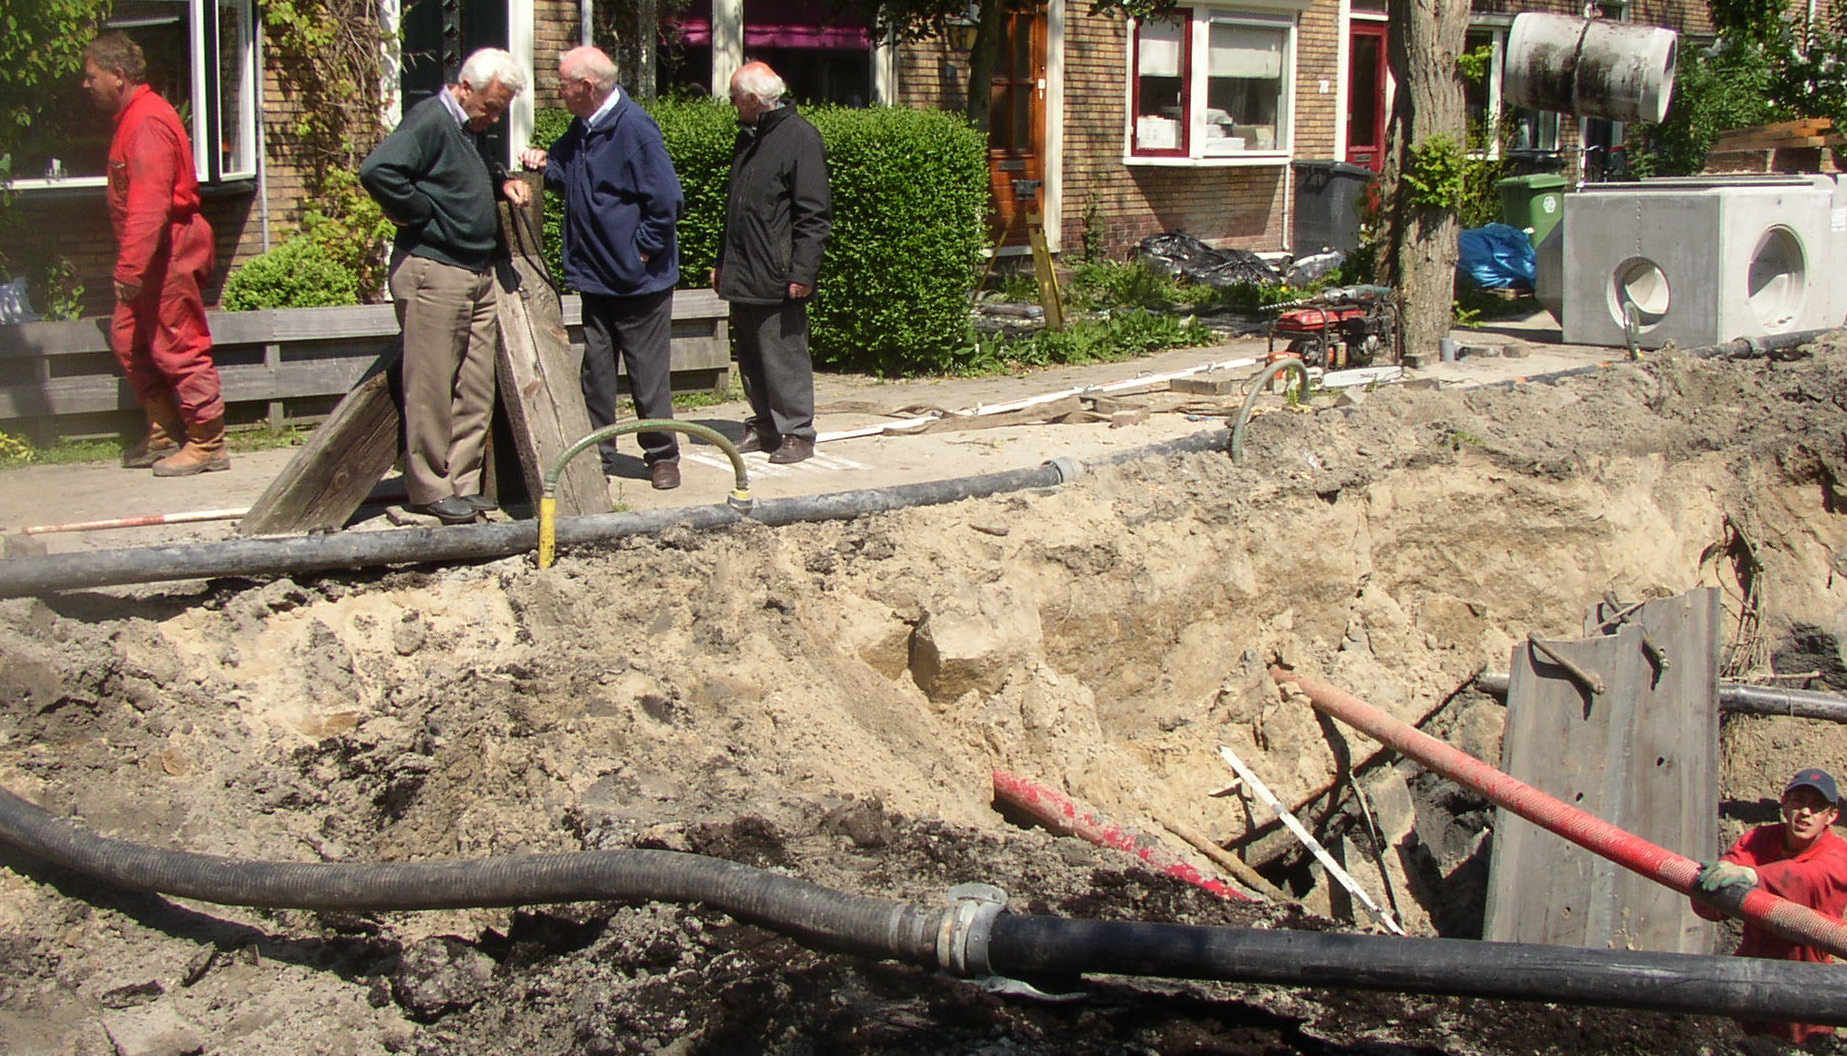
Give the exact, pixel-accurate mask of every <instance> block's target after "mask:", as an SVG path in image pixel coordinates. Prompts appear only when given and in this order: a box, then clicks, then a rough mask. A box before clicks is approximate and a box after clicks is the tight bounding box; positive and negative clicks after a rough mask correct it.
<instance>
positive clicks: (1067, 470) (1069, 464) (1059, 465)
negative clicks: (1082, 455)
mask: <svg viewBox="0 0 1847 1056" xmlns="http://www.w3.org/2000/svg"><path fill="white" fill-rule="evenodd" d="M1046 465H1048V466H1050V467H1052V468H1053V469H1054V470H1056V471H1057V472H1058V483H1060V484H1069V483H1071V482H1072V481H1074V480H1076V479H1077V478H1079V477H1081V476H1083V475H1084V464H1083V463H1082V462H1079V461H1078V460H1077V459H1075V458H1054V459H1052V460H1051V461H1050V462H1047V463H1046Z"/></svg>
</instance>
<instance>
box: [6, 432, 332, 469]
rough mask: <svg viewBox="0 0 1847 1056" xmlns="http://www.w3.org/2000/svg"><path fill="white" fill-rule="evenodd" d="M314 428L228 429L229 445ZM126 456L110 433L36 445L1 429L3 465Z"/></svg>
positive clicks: (297, 440) (282, 439)
mask: <svg viewBox="0 0 1847 1056" xmlns="http://www.w3.org/2000/svg"><path fill="white" fill-rule="evenodd" d="M311 432H312V430H311V429H309V428H308V427H307V426H298V425H288V426H283V427H282V428H280V429H274V428H271V427H269V426H267V425H264V426H260V427H257V428H254V429H231V430H226V432H225V446H226V447H227V448H229V449H230V451H231V452H232V453H233V454H239V453H249V452H252V451H273V450H275V449H277V448H287V447H300V446H301V445H302V444H304V443H306V442H307V440H308V435H309V433H311ZM121 457H122V441H121V440H120V439H118V438H116V437H110V436H91V437H80V438H65V439H60V440H57V441H55V442H53V443H50V444H47V445H45V446H43V447H38V446H35V445H34V444H33V443H32V442H31V441H29V440H26V439H25V438H24V437H18V436H12V435H9V434H7V433H0V469H15V468H17V467H19V466H75V465H81V464H83V463H85V462H114V461H116V460H118V459H120V458H121Z"/></svg>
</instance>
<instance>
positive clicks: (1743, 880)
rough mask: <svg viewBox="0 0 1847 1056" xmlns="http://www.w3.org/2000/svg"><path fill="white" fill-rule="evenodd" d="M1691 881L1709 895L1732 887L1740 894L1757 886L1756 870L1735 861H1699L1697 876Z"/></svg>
mask: <svg viewBox="0 0 1847 1056" xmlns="http://www.w3.org/2000/svg"><path fill="white" fill-rule="evenodd" d="M1693 883H1694V886H1696V887H1698V888H1699V889H1700V890H1701V891H1704V892H1706V893H1707V894H1709V895H1716V894H1718V893H1719V892H1721V891H1725V890H1726V889H1728V888H1734V887H1735V888H1738V889H1739V893H1741V894H1742V893H1743V892H1745V891H1749V890H1750V889H1752V888H1754V887H1756V886H1757V870H1755V869H1752V868H1751V867H1750V866H1746V865H1739V864H1738V863H1736V862H1701V863H1700V871H1699V877H1698V878H1697V879H1696V880H1694V881H1693Z"/></svg>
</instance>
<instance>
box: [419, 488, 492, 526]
mask: <svg viewBox="0 0 1847 1056" xmlns="http://www.w3.org/2000/svg"><path fill="white" fill-rule="evenodd" d="M404 508H405V509H407V510H409V511H410V512H412V513H423V514H428V515H429V516H431V517H434V518H436V519H437V520H439V521H441V522H443V523H444V524H467V523H468V522H469V521H472V520H474V519H475V516H476V514H477V512H478V511H477V510H476V509H475V508H474V507H473V506H472V505H470V504H469V502H468V500H467V499H461V498H457V497H456V496H454V495H450V496H448V497H447V498H442V499H437V500H436V501H435V502H422V503H418V502H413V503H411V504H410V505H408V506H406V507H404Z"/></svg>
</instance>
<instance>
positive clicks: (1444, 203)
mask: <svg viewBox="0 0 1847 1056" xmlns="http://www.w3.org/2000/svg"><path fill="white" fill-rule="evenodd" d="M1467 167H1468V155H1467V154H1466V153H1465V152H1464V151H1463V149H1462V144H1460V143H1458V142H1456V138H1455V137H1454V136H1451V135H1448V134H1446V133H1440V134H1438V135H1434V136H1431V137H1430V138H1428V139H1426V140H1424V141H1423V142H1422V143H1419V144H1417V145H1416V146H1413V147H1412V148H1411V155H1410V158H1409V159H1408V160H1407V161H1406V163H1405V168H1404V173H1403V174H1402V176H1401V177H1400V180H1399V183H1400V186H1399V193H1400V194H1403V195H1404V196H1405V197H1406V199H1407V200H1408V201H1409V202H1410V203H1411V204H1412V205H1415V206H1424V207H1428V208H1435V209H1453V208H1455V207H1456V206H1458V205H1459V204H1460V203H1461V201H1462V192H1463V189H1464V184H1465V182H1466V179H1467Z"/></svg>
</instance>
